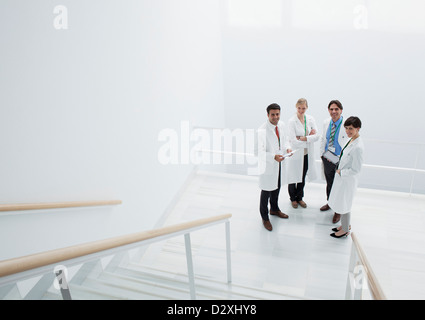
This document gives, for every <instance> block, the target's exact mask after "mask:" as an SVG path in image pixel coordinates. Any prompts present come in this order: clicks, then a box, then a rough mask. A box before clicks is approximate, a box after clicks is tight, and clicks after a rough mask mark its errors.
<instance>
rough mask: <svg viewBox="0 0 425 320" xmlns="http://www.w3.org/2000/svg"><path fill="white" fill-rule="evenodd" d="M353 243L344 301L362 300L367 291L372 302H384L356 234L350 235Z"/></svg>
mask: <svg viewBox="0 0 425 320" xmlns="http://www.w3.org/2000/svg"><path fill="white" fill-rule="evenodd" d="M351 239H352V241H353V243H352V247H351V257H350V263H349V270H348V278H347V287H346V295H345V299H346V300H363V298H364V296H363V294H364V293H365V291H366V290H367V291H369V292H370V295H371V298H372V299H373V300H386V299H387V298H386V297H385V294H384V291H383V290H382V288H381V286H380V285H379V282H378V279H377V277H376V276H375V274H374V272H373V270H372V267H371V265H370V263H369V261H368V259H367V258H366V254H365V253H364V251H363V248H362V247H361V245H360V243H359V240H358V239H357V236H356V234H354V233H351Z"/></svg>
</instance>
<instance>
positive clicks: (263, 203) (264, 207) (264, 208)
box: [260, 163, 280, 221]
mask: <svg viewBox="0 0 425 320" xmlns="http://www.w3.org/2000/svg"><path fill="white" fill-rule="evenodd" d="M278 179H279V180H278V182H277V189H276V190H273V191H266V190H261V195H260V214H261V218H262V219H263V220H265V221H268V220H269V209H268V202H269V199H270V210H271V211H279V210H280V209H279V205H278V201H279V191H280V163H279V177H278Z"/></svg>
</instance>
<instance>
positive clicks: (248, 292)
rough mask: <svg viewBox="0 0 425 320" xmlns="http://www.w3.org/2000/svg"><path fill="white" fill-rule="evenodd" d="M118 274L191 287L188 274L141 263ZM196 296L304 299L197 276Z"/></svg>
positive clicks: (121, 270) (120, 270) (129, 266)
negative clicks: (211, 294) (210, 294)
mask: <svg viewBox="0 0 425 320" xmlns="http://www.w3.org/2000/svg"><path fill="white" fill-rule="evenodd" d="M115 272H117V273H122V274H124V275H126V276H129V277H134V278H137V279H143V280H148V281H155V282H156V283H158V284H163V285H168V286H175V287H178V288H181V289H182V290H185V289H187V290H188V287H189V280H188V277H187V275H186V274H178V273H173V272H171V271H167V270H160V269H154V268H151V267H149V266H145V265H141V264H139V263H130V264H128V265H126V266H120V267H118V268H117V269H116V271H115ZM195 287H196V294H197V296H198V295H201V294H207V293H214V296H218V297H217V298H218V299H235V300H237V299H244V300H246V299H255V300H261V299H267V300H288V299H297V300H299V299H303V298H301V297H297V296H293V295H287V294H285V293H281V292H276V291H272V290H265V289H262V288H254V287H249V286H245V285H241V284H236V283H227V282H225V281H220V280H218V279H212V278H208V277H202V276H197V275H195Z"/></svg>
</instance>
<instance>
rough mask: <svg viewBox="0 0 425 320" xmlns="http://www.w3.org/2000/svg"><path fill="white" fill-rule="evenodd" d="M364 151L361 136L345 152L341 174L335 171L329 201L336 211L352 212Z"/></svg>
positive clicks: (341, 212)
mask: <svg viewBox="0 0 425 320" xmlns="http://www.w3.org/2000/svg"><path fill="white" fill-rule="evenodd" d="M363 153H364V146H363V141H362V139H361V137H358V138H357V139H355V140H354V141H352V142H351V143H350V144H349V145H348V146H347V148H345V150H344V152H343V155H342V157H341V160H340V161H339V165H338V169H339V170H341V175H339V174H338V173H335V179H334V182H333V184H332V189H331V194H330V195H329V201H328V204H329V207H331V209H332V210H333V211H334V212H336V213H340V214H346V213H349V212H351V206H352V204H353V199H354V195H355V193H356V190H357V184H358V175H359V173H360V170H361V168H362V165H363Z"/></svg>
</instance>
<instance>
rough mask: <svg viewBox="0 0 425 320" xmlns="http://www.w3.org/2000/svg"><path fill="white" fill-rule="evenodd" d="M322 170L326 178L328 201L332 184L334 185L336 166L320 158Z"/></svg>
mask: <svg viewBox="0 0 425 320" xmlns="http://www.w3.org/2000/svg"><path fill="white" fill-rule="evenodd" d="M322 162H323V168H324V172H325V178H326V199H327V200H329V195H330V194H331V189H332V184H333V183H334V178H335V171H336V164H334V163H332V162H330V161H329V160H327V159H325V158H324V157H322Z"/></svg>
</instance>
